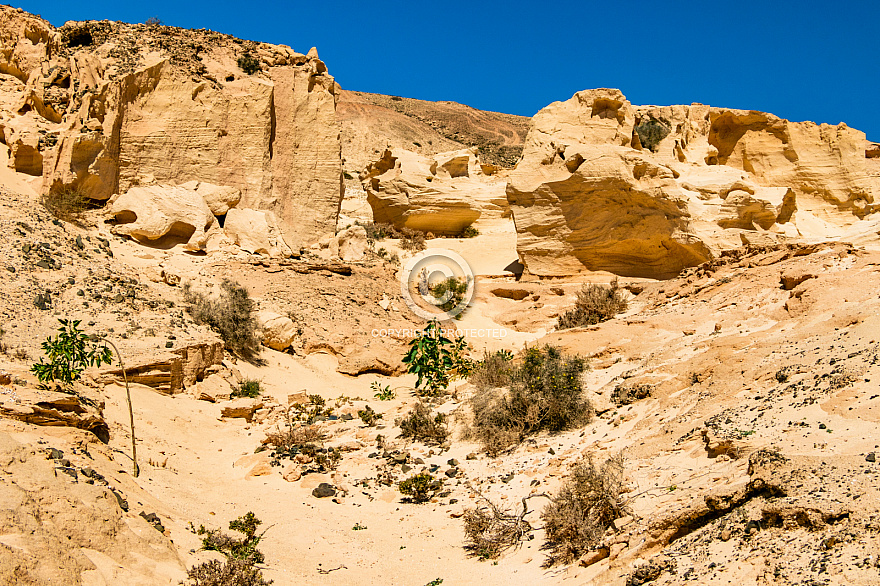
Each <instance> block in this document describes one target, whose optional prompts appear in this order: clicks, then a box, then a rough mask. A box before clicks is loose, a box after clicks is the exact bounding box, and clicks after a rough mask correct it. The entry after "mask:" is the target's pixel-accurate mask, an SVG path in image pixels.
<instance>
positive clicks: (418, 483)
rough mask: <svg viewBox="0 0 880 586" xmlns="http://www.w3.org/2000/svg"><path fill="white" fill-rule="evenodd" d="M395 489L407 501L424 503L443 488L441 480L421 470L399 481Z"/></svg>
mask: <svg viewBox="0 0 880 586" xmlns="http://www.w3.org/2000/svg"><path fill="white" fill-rule="evenodd" d="M397 489H398V490H399V491H400V494H402V495H405V496H406V497H408V498H407V499H406V500H408V501H409V502H413V503H426V502H428V501H429V500H431V499H432V498H433V497H434V495H436V494H437V493H439V492H440V491H441V490H442V489H443V480H442V479H440V478H434V477H433V476H431V475H430V474H428V473H427V472H422V473H421V474H416V475H414V476H410V477H409V478H407V479H406V480H403V481H401V482H400V484H398V485H397Z"/></svg>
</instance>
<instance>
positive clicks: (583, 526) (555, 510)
mask: <svg viewBox="0 0 880 586" xmlns="http://www.w3.org/2000/svg"><path fill="white" fill-rule="evenodd" d="M623 492H624V484H623V456H622V455H617V456H614V457H612V458H609V459H608V460H607V461H606V462H605V463H604V464H602V465H601V466H599V467H596V465H595V464H593V460H592V458H587V459H585V460H582V461H581V462H579V463H578V464H577V465H576V466H575V467H574V468H573V469H572V472H571V476H569V478H568V480H566V482H565V484H564V485H563V486H562V489H561V490H560V491H559V493H558V494H557V495H556V496H554V497H553V499H552V500H551V501H550V504H549V505H547V507H546V508H545V509H544V511H543V512H542V514H541V518H542V520H543V521H544V529H545V531H546V532H547V542H548V546H549V548H550V550H551V555H550V560H551V562H552V563H569V562H572V561H574V560H575V559H577V558H579V557H580V556H582V555H583V554H585V553H586V552H587V551H588V550H589V549H590V548H591V547H594V546H595V545H597V544H598V543H599V542H600V541H601V540H602V538H603V537H604V535H605V531H606V530H607V529H608V528H609V527H611V524H612V523H613V521H614V520H615V519H617V518H619V517H622V516H623V515H625V514H626V513H627V512H628V510H627V507H626V504H625V502H624V500H623V498H622V497H621V495H622V494H623Z"/></svg>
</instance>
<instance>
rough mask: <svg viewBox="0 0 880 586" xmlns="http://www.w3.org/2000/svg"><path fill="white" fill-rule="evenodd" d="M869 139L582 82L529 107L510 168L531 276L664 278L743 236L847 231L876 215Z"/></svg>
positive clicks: (877, 179) (878, 185)
mask: <svg viewBox="0 0 880 586" xmlns="http://www.w3.org/2000/svg"><path fill="white" fill-rule="evenodd" d="M870 149H871V144H870V143H868V142H867V141H866V140H865V135H864V134H863V133H861V132H859V131H856V130H853V129H850V128H848V127H847V126H846V125H844V124H841V125H839V126H836V127H835V126H829V125H816V124H813V123H811V122H803V123H793V122H789V121H787V120H783V119H780V118H777V117H775V116H773V115H771V114H765V113H762V112H744V111H738V110H725V109H717V108H710V107H709V106H704V105H700V104H694V105H691V106H666V107H656V106H639V107H636V106H633V105H631V104H630V103H629V101H627V100H626V98H625V97H624V96H623V94H621V93H620V91H618V90H613V89H597V90H588V91H583V92H578V93H577V94H575V95H574V97H572V98H571V99H570V100H568V101H566V102H556V103H554V104H551V105H550V106H548V107H547V108H545V109H543V110H541V111H540V112H538V114H536V115H535V117H534V119H533V127H532V130H531V132H530V133H529V136H528V138H527V140H526V145H525V148H524V152H523V159H522V161H521V162H520V164H519V165H518V166H517V168H516V169H515V170H514V171H512V172H511V175H510V183H509V185H508V187H507V197H508V201H509V203H510V207H511V211H512V213H513V216H514V222H515V224H516V230H517V249H518V253H519V255H520V259H521V261H522V262H523V264H524V265H525V266H526V269H527V270H528V271H529V272H530V273H532V274H535V275H542V276H551V275H571V274H575V273H577V272H580V271H583V270H585V269H586V270H605V271H610V272H613V273H616V274H619V275H625V276H637V277H654V278H669V277H671V276H674V275H676V274H678V272H679V271H680V270H681V269H682V268H684V267H688V266H694V265H696V264H699V263H701V262H704V261H705V260H707V259H709V258H711V257H713V256H715V255H717V254H718V253H719V252H720V250H722V249H724V248H731V247H735V246H739V245H741V244H742V243H747V242H758V241H761V242H770V243H772V242H776V241H779V240H780V239H791V238H804V239H810V238H823V239H827V238H835V237H842V236H843V235H844V234H846V233H847V230H849V229H850V228H851V227H852V226H853V225H855V224H858V223H859V222H860V220H868V221H869V222H873V223H876V222H877V220H876V219H874V217H873V216H871V215H872V214H873V213H874V212H875V211H877V209H878V207H877V204H876V203H875V197H877V196H880V165H878V164H877V163H876V161H875V160H873V159H871V157H870V152H871V150H870ZM862 229H863V230H864V229H865V228H864V227H862Z"/></svg>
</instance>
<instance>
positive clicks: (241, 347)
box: [183, 279, 260, 362]
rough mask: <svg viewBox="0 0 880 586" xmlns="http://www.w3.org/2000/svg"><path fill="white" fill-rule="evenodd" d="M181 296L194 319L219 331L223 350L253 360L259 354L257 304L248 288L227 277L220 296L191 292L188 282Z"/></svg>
mask: <svg viewBox="0 0 880 586" xmlns="http://www.w3.org/2000/svg"><path fill="white" fill-rule="evenodd" d="M183 298H184V300H185V301H186V302H187V303H188V304H189V312H190V315H192V317H193V320H195V322H196V323H199V324H205V325H207V326H209V327H210V328H211V329H212V330H214V331H215V332H217V333H218V334H220V337H221V338H222V339H223V343H224V345H225V346H226V349H227V350H229V351H230V352H232V353H233V354H235V355H236V356H238V357H239V358H242V359H243V360H248V361H251V362H254V361H256V360H257V356H258V355H259V353H260V339H259V336H258V331H259V325H258V324H257V318H256V315H255V313H256V306H255V304H254V302H253V301H252V300H251V298H250V297H248V292H247V289H245V288H244V287H242V286H241V285H239V284H238V283H236V282H234V281H230V280H229V279H224V280H223V282H222V283H221V284H220V298H219V299H216V300H215V299H210V298H209V297H207V296H206V295H203V294H201V293H198V292H196V291H193V290H192V288H191V287H190V285H189V283H187V284H186V285H184V287H183Z"/></svg>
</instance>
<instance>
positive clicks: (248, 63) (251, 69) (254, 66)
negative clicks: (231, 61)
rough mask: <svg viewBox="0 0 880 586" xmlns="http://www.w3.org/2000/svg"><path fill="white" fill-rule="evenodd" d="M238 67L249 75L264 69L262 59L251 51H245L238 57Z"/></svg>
mask: <svg viewBox="0 0 880 586" xmlns="http://www.w3.org/2000/svg"><path fill="white" fill-rule="evenodd" d="M238 67H239V69H241V70H242V71H244V72H245V73H247V74H248V75H253V74H255V73H256V72H258V71H262V70H263V66H262V65H261V64H260V60H259V59H257V58H256V57H254V56H253V55H251V54H250V53H245V54H244V55H242V56H241V57H239V58H238Z"/></svg>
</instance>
